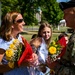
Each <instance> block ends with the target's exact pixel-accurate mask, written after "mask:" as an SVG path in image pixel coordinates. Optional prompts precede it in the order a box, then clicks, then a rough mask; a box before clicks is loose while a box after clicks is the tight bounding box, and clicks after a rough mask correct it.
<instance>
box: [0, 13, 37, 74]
mask: <svg viewBox="0 0 75 75" xmlns="http://www.w3.org/2000/svg"><path fill="white" fill-rule="evenodd" d="M24 25H25V22H24V19H23V17H22V15H21V14H20V13H18V12H9V13H7V14H6V15H5V17H4V18H3V20H2V24H1V27H0V73H3V75H29V72H28V69H27V66H32V65H33V64H32V63H34V62H35V61H36V59H37V55H36V54H34V53H33V51H32V48H31V46H30V45H29V44H28V42H27V41H26V40H25V39H24V37H23V36H22V35H20V34H19V33H21V32H23V26H24Z"/></svg>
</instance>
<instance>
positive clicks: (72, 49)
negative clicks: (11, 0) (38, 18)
mask: <svg viewBox="0 0 75 75" xmlns="http://www.w3.org/2000/svg"><path fill="white" fill-rule="evenodd" d="M59 7H60V9H61V10H62V11H63V13H64V19H65V20H66V25H67V26H68V27H71V28H73V29H75V25H74V23H75V20H74V19H75V1H73V0H72V1H68V2H60V3H59ZM24 25H25V22H24V19H23V16H22V14H20V13H19V12H14V11H13V12H8V13H7V14H6V15H5V16H4V18H3V19H2V23H1V27H0V75H46V74H47V75H75V32H74V33H73V34H72V35H71V36H70V38H69V37H68V35H67V34H66V33H60V35H59V36H58V42H57V43H59V44H60V45H61V47H62V48H61V52H60V54H59V58H57V59H56V60H55V61H52V60H51V58H50V56H49V46H50V44H51V42H52V35H53V34H52V28H51V25H50V24H49V23H48V22H47V21H43V22H41V23H40V27H39V30H38V33H37V34H34V35H33V36H32V37H31V40H30V42H27V40H26V39H25V37H23V36H22V35H21V34H20V33H21V32H23V26H24ZM52 50H53V52H54V50H56V49H55V48H53V49H52ZM57 57H58V56H57ZM51 61H52V62H51ZM51 71H52V72H51Z"/></svg>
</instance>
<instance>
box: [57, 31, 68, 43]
mask: <svg viewBox="0 0 75 75" xmlns="http://www.w3.org/2000/svg"><path fill="white" fill-rule="evenodd" d="M62 37H64V38H65V40H66V44H68V38H69V36H68V34H67V33H65V32H62V33H61V34H59V35H58V40H60V39H61V38H62Z"/></svg>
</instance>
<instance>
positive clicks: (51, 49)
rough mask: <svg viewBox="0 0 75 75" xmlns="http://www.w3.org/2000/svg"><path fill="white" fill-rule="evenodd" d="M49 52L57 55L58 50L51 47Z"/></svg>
mask: <svg viewBox="0 0 75 75" xmlns="http://www.w3.org/2000/svg"><path fill="white" fill-rule="evenodd" d="M49 52H50V54H55V53H56V48H55V47H53V46H51V47H50V48H49Z"/></svg>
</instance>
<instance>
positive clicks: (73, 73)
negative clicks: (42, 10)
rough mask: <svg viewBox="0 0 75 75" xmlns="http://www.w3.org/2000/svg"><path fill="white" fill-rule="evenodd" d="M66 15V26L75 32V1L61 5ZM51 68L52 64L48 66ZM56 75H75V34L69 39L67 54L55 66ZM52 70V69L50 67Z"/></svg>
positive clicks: (61, 3)
mask: <svg viewBox="0 0 75 75" xmlns="http://www.w3.org/2000/svg"><path fill="white" fill-rule="evenodd" d="M59 7H60V9H61V10H62V11H63V13H64V19H65V21H66V26H67V27H71V28H73V29H74V30H75V0H70V1H67V2H60V3H59ZM48 66H49V67H50V64H48ZM54 67H55V68H54V70H55V73H56V74H55V75H75V32H73V33H72V35H71V36H70V38H69V41H68V44H67V47H66V51H65V54H64V55H63V56H62V59H60V60H58V61H57V64H56V65H55V66H54ZM50 68H51V67H50Z"/></svg>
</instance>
